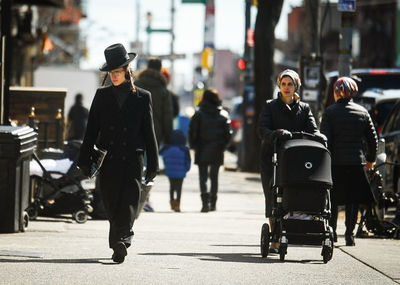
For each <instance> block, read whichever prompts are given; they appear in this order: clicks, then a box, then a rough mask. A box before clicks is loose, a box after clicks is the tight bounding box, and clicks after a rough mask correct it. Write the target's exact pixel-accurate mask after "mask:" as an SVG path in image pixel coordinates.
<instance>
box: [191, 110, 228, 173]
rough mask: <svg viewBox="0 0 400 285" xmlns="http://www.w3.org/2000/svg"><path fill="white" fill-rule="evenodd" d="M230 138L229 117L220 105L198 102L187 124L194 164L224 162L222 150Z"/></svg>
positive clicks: (219, 163)
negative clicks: (193, 151) (198, 104)
mask: <svg viewBox="0 0 400 285" xmlns="http://www.w3.org/2000/svg"><path fill="white" fill-rule="evenodd" d="M230 138H231V128H230V118H229V114H228V112H226V111H225V110H223V109H222V107H221V106H216V105H212V104H210V103H202V104H200V109H199V110H198V111H197V112H196V113H195V114H194V115H193V117H192V119H191V120H190V125H189V145H190V147H191V148H193V149H194V150H195V158H194V163H195V164H217V165H222V164H223V163H224V150H225V148H226V147H227V145H228V143H229V141H230Z"/></svg>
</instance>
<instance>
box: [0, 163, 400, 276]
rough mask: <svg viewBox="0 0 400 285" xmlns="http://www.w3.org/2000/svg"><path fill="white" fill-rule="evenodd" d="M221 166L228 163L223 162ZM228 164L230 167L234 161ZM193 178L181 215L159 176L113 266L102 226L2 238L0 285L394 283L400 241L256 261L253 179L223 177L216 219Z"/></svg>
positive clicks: (258, 198) (257, 202)
mask: <svg viewBox="0 0 400 285" xmlns="http://www.w3.org/2000/svg"><path fill="white" fill-rule="evenodd" d="M229 161H230V160H229V159H228V163H229ZM231 162H232V161H231ZM197 175H198V171H197V167H193V168H192V170H191V171H190V173H189V175H188V177H187V179H186V180H185V182H184V190H183V195H182V204H181V209H182V213H174V212H172V211H171V210H170V209H169V196H168V180H167V178H166V177H165V176H160V177H157V180H156V185H155V187H154V188H153V190H152V195H151V201H152V203H153V205H154V207H155V209H156V212H155V213H142V215H141V216H140V218H139V219H138V220H137V221H136V224H135V237H134V244H133V246H132V247H131V248H130V249H129V253H128V256H127V258H126V261H125V262H124V263H123V264H120V265H116V264H113V263H112V261H111V259H110V257H111V254H112V251H111V250H110V249H109V248H108V243H107V230H108V223H107V222H106V221H94V220H90V221H88V222H87V223H85V224H77V223H75V222H73V221H72V220H70V219H49V218H39V220H38V221H34V222H31V223H30V225H29V227H28V230H27V232H25V233H18V234H0V276H1V277H0V284H399V283H400V270H399V269H400V262H399V256H400V240H384V239H357V240H356V244H357V245H356V247H344V246H343V245H344V238H343V232H344V225H343V221H340V222H339V227H340V228H339V232H338V233H339V242H338V243H337V247H336V248H335V250H334V255H333V259H332V260H331V261H330V262H328V263H327V264H324V263H323V262H322V256H321V255H320V252H321V248H310V247H289V248H288V255H287V256H286V261H285V262H284V263H283V262H281V261H279V256H278V255H272V256H271V255H270V256H268V258H267V259H262V258H261V256H260V253H259V252H260V250H259V239H260V229H261V225H262V224H263V223H264V222H265V219H264V218H263V203H264V202H263V195H262V190H261V183H260V181H259V179H258V175H257V174H250V173H241V172H231V171H224V170H223V169H221V171H220V194H219V199H218V203H217V211H216V212H210V213H200V212H199V210H200V208H201V203H200V196H199V190H198V183H197V181H198V176H197Z"/></svg>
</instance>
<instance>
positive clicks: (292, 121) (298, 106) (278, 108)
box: [258, 96, 318, 162]
mask: <svg viewBox="0 0 400 285" xmlns="http://www.w3.org/2000/svg"><path fill="white" fill-rule="evenodd" d="M278 129H285V130H288V131H290V132H301V131H303V132H307V133H310V134H316V133H318V128H317V124H316V123H315V119H314V116H313V114H312V112H311V109H310V106H309V105H308V104H307V103H304V102H300V101H297V102H296V103H295V104H294V106H293V107H292V108H289V106H288V105H287V104H286V103H285V102H283V100H282V99H281V97H280V96H279V97H278V98H277V99H274V100H268V101H266V102H265V104H264V108H263V111H262V112H261V114H260V118H259V124H258V132H259V135H260V138H261V140H262V141H263V152H264V155H268V156H271V155H272V150H273V149H272V141H273V139H272V132H273V131H274V130H278ZM269 161H271V160H268V162H269Z"/></svg>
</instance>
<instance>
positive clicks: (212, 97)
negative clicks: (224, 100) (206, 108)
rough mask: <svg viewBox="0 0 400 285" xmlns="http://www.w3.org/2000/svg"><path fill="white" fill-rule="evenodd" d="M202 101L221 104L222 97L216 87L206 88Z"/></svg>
mask: <svg viewBox="0 0 400 285" xmlns="http://www.w3.org/2000/svg"><path fill="white" fill-rule="evenodd" d="M201 102H202V103H210V104H212V105H216V106H219V105H221V99H220V98H219V94H218V91H217V90H215V89H206V90H205V91H204V93H203V98H202V100H201Z"/></svg>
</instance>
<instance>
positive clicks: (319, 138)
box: [274, 131, 328, 152]
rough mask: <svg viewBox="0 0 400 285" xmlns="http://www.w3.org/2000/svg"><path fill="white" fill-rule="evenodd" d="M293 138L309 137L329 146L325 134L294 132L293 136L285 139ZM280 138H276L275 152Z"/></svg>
mask: <svg viewBox="0 0 400 285" xmlns="http://www.w3.org/2000/svg"><path fill="white" fill-rule="evenodd" d="M293 139H308V140H312V141H316V142H319V143H321V144H323V145H324V146H325V147H327V145H328V144H327V141H326V138H325V136H324V135H316V134H311V133H307V132H303V131H302V132H292V137H291V138H286V139H285V140H293ZM278 141H279V138H277V137H276V138H274V152H276V150H277V145H278Z"/></svg>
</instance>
